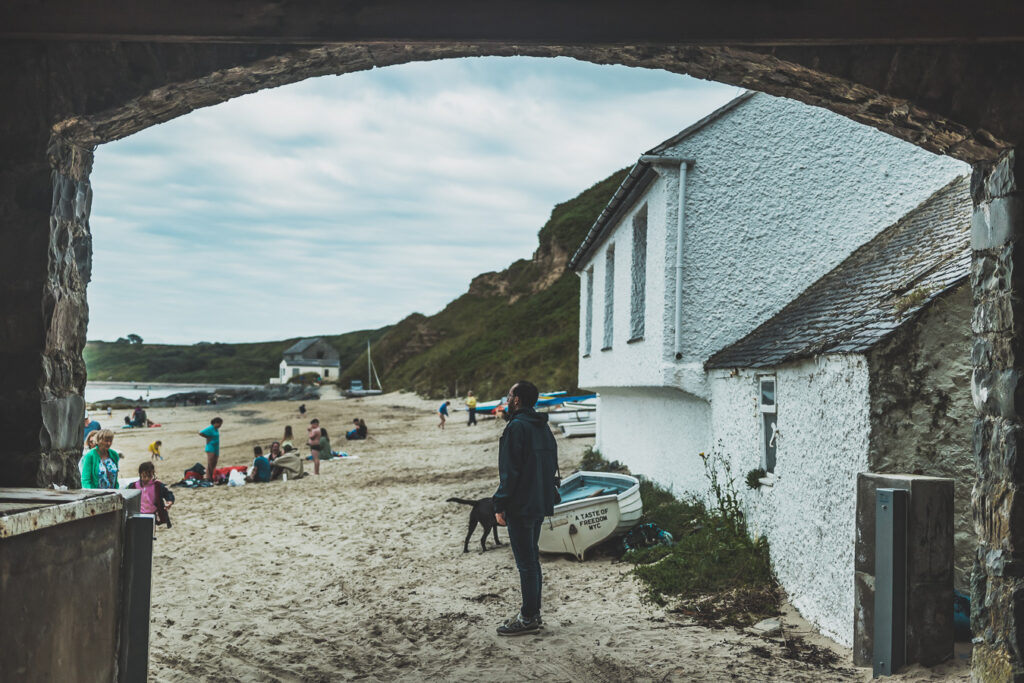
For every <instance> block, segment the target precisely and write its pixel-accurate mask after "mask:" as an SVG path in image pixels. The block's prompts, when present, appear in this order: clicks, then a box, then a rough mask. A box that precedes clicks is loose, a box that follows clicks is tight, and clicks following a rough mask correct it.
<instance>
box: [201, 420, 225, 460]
mask: <svg viewBox="0 0 1024 683" xmlns="http://www.w3.org/2000/svg"><path fill="white" fill-rule="evenodd" d="M199 433H200V434H201V435H203V436H205V437H208V438H209V439H210V440H209V441H207V442H206V452H207V453H216V454H217V455H220V432H219V431H217V428H216V427H214V426H213V425H210V426H208V427H206V428H205V429H203V430H202V431H201V432H199Z"/></svg>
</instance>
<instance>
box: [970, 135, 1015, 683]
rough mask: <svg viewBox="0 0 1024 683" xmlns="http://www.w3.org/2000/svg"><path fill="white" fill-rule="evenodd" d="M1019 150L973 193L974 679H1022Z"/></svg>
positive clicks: (979, 179)
mask: <svg viewBox="0 0 1024 683" xmlns="http://www.w3.org/2000/svg"><path fill="white" fill-rule="evenodd" d="M1018 170H1019V169H1018V162H1017V155H1016V153H1010V154H1008V155H1006V156H1005V157H1004V158H1003V159H1002V160H1000V162H999V163H997V164H996V165H995V166H994V167H993V168H990V169H985V168H977V169H976V171H975V175H976V178H975V181H974V182H973V183H972V192H973V195H974V200H975V203H976V205H977V206H976V210H975V215H974V220H973V221H972V246H973V248H974V253H973V263H972V267H971V284H972V288H973V294H974V306H975V311H974V316H973V319H972V329H973V332H974V334H975V340H974V343H973V346H972V350H971V362H972V365H973V371H972V376H971V393H972V396H973V397H974V403H975V406H976V408H977V409H978V411H979V413H980V416H979V417H978V418H977V423H976V425H975V429H974V454H975V460H976V465H977V478H976V481H975V485H974V491H973V494H972V506H973V515H974V525H975V529H976V531H977V534H978V542H979V545H978V550H977V556H976V561H975V567H974V575H973V577H972V585H971V598H972V602H971V604H972V615H971V621H972V625H973V627H974V631H975V635H976V636H978V637H980V638H981V639H982V642H981V643H980V644H979V645H977V646H976V647H975V650H974V655H973V661H972V670H973V675H974V677H975V679H977V680H986V681H987V680H1014V681H1024V630H1022V628H1021V627H1022V625H1024V476H1022V475H1024V465H1022V463H1021V457H1020V456H1021V454H1024V450H1022V448H1021V446H1022V445H1024V441H1022V439H1021V437H1022V435H1024V412H1022V411H1024V394H1022V393H1021V392H1022V391H1024V382H1022V381H1021V378H1022V373H1024V354H1022V350H1024V348H1022V342H1024V325H1022V322H1024V318H1022V314H1024V307H1022V301H1024V281H1022V277H1024V269H1022V265H1024V263H1021V261H1022V258H1024V211H1022V210H1021V207H1022V204H1021V201H1022V196H1021V195H1020V191H1019V189H1018V188H1019V186H1020V182H1019V179H1018Z"/></svg>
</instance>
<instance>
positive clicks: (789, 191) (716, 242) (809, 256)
mask: <svg viewBox="0 0 1024 683" xmlns="http://www.w3.org/2000/svg"><path fill="white" fill-rule="evenodd" d="M966 172H967V167H966V165H964V164H962V163H960V162H957V161H955V160H952V159H948V158H944V157H938V156H935V155H933V154H930V153H928V152H925V151H923V150H921V149H920V148H918V147H915V146H913V145H911V144H909V143H905V142H902V141H900V140H897V139H895V138H893V137H891V136H888V135H885V134H883V133H881V132H879V131H877V130H874V129H872V128H868V127H866V126H862V125H859V124H857V123H854V122H852V121H850V120H849V119H846V118H843V117H841V116H838V115H836V114H833V113H831V112H827V111H825V110H822V109H817V108H814V107H809V106H806V105H803V104H800V103H798V102H794V101H791V100H786V99H782V98H776V97H772V96H769V95H765V94H762V93H746V94H744V95H742V96H740V97H738V98H736V99H735V100H733V101H732V102H730V103H729V104H727V105H725V106H724V107H722V108H721V109H719V110H718V111H716V112H714V113H712V114H711V115H709V116H708V117H706V118H705V119H703V120H701V121H699V122H697V123H696V124H694V125H693V126H691V127H689V128H687V129H686V130H684V131H682V132H681V133H679V134H678V135H676V136H674V137H673V138H671V139H669V140H667V141H665V142H663V143H662V144H660V145H658V146H657V147H655V148H654V149H652V150H650V151H649V152H647V153H646V154H644V155H643V156H641V157H640V160H639V161H638V162H637V164H636V165H635V166H634V167H633V168H632V169H631V170H630V172H629V174H628V175H627V177H626V179H625V180H624V181H623V182H622V184H621V186H620V187H619V188H618V190H617V191H616V193H615V195H614V196H613V197H612V199H611V201H610V202H609V204H608V205H607V206H606V207H605V209H604V211H603V212H602V214H601V215H600V217H599V218H598V219H597V221H596V222H595V224H594V225H593V226H592V228H591V230H590V232H589V233H588V235H587V237H586V238H585V240H584V242H583V244H582V245H581V246H580V248H579V249H578V250H577V252H576V254H575V255H574V256H573V257H572V259H571V260H570V266H571V267H573V268H574V269H575V270H576V271H577V273H578V274H579V275H580V278H581V296H580V361H579V385H580V386H581V387H587V388H589V389H594V390H597V391H598V392H599V395H600V417H599V420H598V428H597V440H596V446H597V448H599V449H600V450H601V452H602V453H603V454H604V455H605V456H606V457H607V458H608V459H614V460H620V461H622V462H624V463H626V464H627V465H628V466H629V467H630V468H631V469H632V470H633V471H635V472H639V473H643V474H645V475H647V476H650V477H652V478H654V479H656V480H658V481H660V482H662V483H664V484H668V485H671V486H672V487H673V488H674V489H675V490H676V492H677V493H682V492H687V491H689V492H703V491H705V490H706V488H707V483H706V481H705V478H704V470H703V465H702V462H701V460H700V457H699V454H700V453H702V452H712V451H716V450H721V448H724V447H725V444H724V441H723V444H722V446H721V448H720V445H719V443H718V440H719V438H720V437H719V436H718V434H717V433H716V428H717V427H720V426H721V425H720V424H718V423H716V417H719V416H721V420H720V421H727V420H729V419H732V420H734V421H736V425H737V427H736V428H737V429H741V427H740V426H739V425H745V426H744V427H742V429H748V428H749V429H753V430H755V433H757V434H758V435H760V434H761V432H760V430H761V428H762V424H764V423H765V421H766V418H765V417H764V414H765V413H768V411H769V410H770V409H771V408H770V406H769V405H768V404H767V403H766V402H764V403H761V404H759V403H758V402H757V401H756V400H755V399H757V394H756V392H755V393H754V394H751V395H750V396H747V395H745V394H744V395H742V396H740V395H739V394H737V395H736V396H732V395H730V396H729V397H728V398H725V397H723V395H722V393H721V391H720V389H719V388H718V387H717V386H716V385H715V384H714V381H713V380H714V379H717V378H718V377H719V376H720V375H721V374H722V372H724V373H725V375H726V377H728V375H729V373H730V372H733V371H734V369H730V370H728V371H722V370H717V369H716V370H714V371H712V373H711V374H709V372H708V370H706V369H705V363H706V362H707V361H708V359H709V358H711V357H712V355H713V354H715V353H716V352H718V351H720V350H722V349H724V348H725V347H727V346H729V345H731V344H734V343H735V342H737V341H739V340H740V339H742V338H744V337H746V336H747V335H748V334H750V333H751V332H752V331H753V330H754V329H755V328H757V327H758V326H759V325H761V324H762V323H764V322H765V321H767V320H769V319H771V318H772V317H773V316H775V315H776V314H778V313H779V312H780V311H781V310H783V308H784V307H786V306H787V304H789V303H790V302H792V301H793V300H794V299H796V298H797V297H798V296H799V295H800V294H801V293H802V292H804V291H805V290H807V289H808V288H809V287H810V286H811V285H813V284H814V283H815V282H816V281H818V280H819V279H821V278H822V277H823V276H825V275H826V274H827V273H829V272H830V271H832V270H833V269H834V268H836V267H837V266H838V265H839V264H840V263H842V262H843V261H844V260H845V259H846V258H847V257H848V256H850V255H851V253H853V252H854V251H855V250H856V249H857V248H858V247H860V246H862V245H864V244H865V243H866V242H868V241H870V240H871V239H872V238H874V237H875V236H876V235H878V234H879V233H880V232H882V231H883V229H885V228H887V227H888V226H891V225H893V224H895V223H896V222H897V221H898V220H899V219H901V218H902V217H904V216H905V215H906V214H908V213H909V212H911V211H912V210H913V209H915V208H916V207H918V206H919V205H921V204H922V202H924V201H925V200H926V199H928V198H929V197H930V196H931V195H933V194H934V193H935V192H936V191H937V190H939V189H940V188H943V187H944V186H946V185H947V184H948V183H950V182H951V181H953V180H954V179H956V178H957V177H958V176H960V175H963V174H964V173H966ZM888 329H889V330H892V329H893V328H892V327H891V326H890V327H889V328H888ZM783 336H785V335H783ZM844 358H845V357H844ZM736 372H737V373H742V370H740V371H736ZM748 374H749V377H750V378H758V377H759V375H758V374H757V373H756V372H754V373H748ZM744 376H746V375H744ZM815 376H816V377H817V376H818V375H815ZM748 379H749V378H748ZM749 381H750V382H755V379H749ZM779 383H780V386H781V384H782V380H781V379H779ZM755 384H756V382H755ZM744 386H746V387H747V388H748V389H749V386H750V385H744ZM763 388H764V389H765V391H767V390H768V389H770V386H769V385H765V387H763ZM819 389H820V387H814V388H813V389H808V390H807V391H806V392H805V393H806V395H807V396H808V397H810V396H812V395H813V394H815V392H816V391H818V390H819ZM779 391H780V392H781V391H782V389H781V388H780V389H779ZM781 395H782V394H781V393H780V396H781ZM716 401H719V402H721V403H725V402H728V403H729V404H730V410H731V411H733V412H732V413H728V412H721V413H717V414H716V413H715V412H714V410H713V408H716V407H717V406H715V403H716ZM869 409H870V408H869V406H868V405H867V404H864V405H861V404H857V405H856V406H854V407H851V410H852V411H865V412H866V411H868V410H869ZM741 418H742V420H741ZM746 421H749V422H750V425H747V422H746ZM782 432H783V434H784V435H785V430H782ZM743 433H744V434H746V435H749V431H745V432H743ZM783 438H785V436H784V437H783ZM758 444H759V442H757V441H755V442H753V443H750V444H743V445H739V444H737V443H734V442H729V447H730V448H733V447H735V448H743V449H746V450H744V457H745V458H746V459H739V460H737V461H736V462H735V463H734V472H733V474H734V475H739V476H740V477H741V478H742V475H744V474H745V473H746V471H747V470H748V469H751V468H753V467H756V466H758V465H759V464H761V456H760V455H759V454H758V455H757V456H756V461H754V462H750V458H751V457H753V454H755V453H759V451H758V450H756V449H758V447H759V446H758ZM751 449H753V450H751ZM725 456H726V457H732V453H727V454H725ZM736 457H737V458H739V456H738V455H737V456H736ZM779 457H781V456H779ZM866 469H867V467H864V468H862V471H863V470H866ZM844 485H845V484H844ZM845 493H850V495H851V496H852V492H845ZM845 493H844V495H845ZM776 498H781V496H776ZM844 523H846V520H844ZM852 524H853V521H852V518H850V520H849V525H848V526H847V527H845V528H843V529H840V530H837V531H836V534H838V535H839V536H841V538H840V539H839V540H838V541H837V542H838V543H840V544H843V545H844V547H846V546H845V544H846V541H847V540H849V547H850V550H851V553H852V543H853V539H852V535H851V533H852V532H850V529H851V528H852ZM766 528H767V527H766ZM824 531H830V529H824ZM784 533H789V532H788V531H787V532H784ZM770 540H773V539H770ZM775 542H778V543H780V547H782V544H781V542H780V541H778V540H777V539H775ZM787 547H791V546H787ZM820 557H821V556H820V555H819V556H818V559H819V560H820ZM774 559H775V553H774V550H773V560H774ZM776 571H777V573H779V575H780V579H781V580H782V581H783V585H784V587H785V588H787V590H793V591H794V593H796V592H799V590H800V589H801V586H798V585H795V584H793V582H792V581H789V583H787V575H786V573H785V571H779V564H778V563H776ZM824 578H825V579H826V581H825V583H824V584H822V585H820V586H817V587H815V588H814V595H813V596H812V597H811V599H810V600H809V601H806V602H805V604H804V605H803V607H802V611H804V614H805V616H807V617H808V618H809V619H810V620H811V621H812V622H813V623H816V624H817V625H818V626H819V627H821V628H822V629H823V630H824V631H825V632H826V633H828V634H829V635H831V636H832V637H834V638H836V639H837V640H839V641H840V642H843V643H845V644H847V645H849V644H850V642H851V641H852V616H850V614H851V613H850V611H849V610H847V609H846V608H845V606H837V605H835V604H831V603H830V602H829V598H828V594H829V593H830V592H832V591H838V592H839V593H840V594H841V595H842V599H843V600H844V601H846V602H850V601H852V590H853V589H852V585H853V576H852V569H850V571H849V572H846V570H845V569H844V568H839V569H837V570H836V576H835V580H834V582H833V581H832V580H831V577H830V575H828V574H827V573H826V574H825V575H824Z"/></svg>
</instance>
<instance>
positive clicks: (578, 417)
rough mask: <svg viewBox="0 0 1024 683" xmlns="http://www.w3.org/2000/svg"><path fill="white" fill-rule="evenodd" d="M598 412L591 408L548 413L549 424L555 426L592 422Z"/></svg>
mask: <svg viewBox="0 0 1024 683" xmlns="http://www.w3.org/2000/svg"><path fill="white" fill-rule="evenodd" d="M596 415H597V411H596V410H593V409H590V408H583V409H580V410H552V411H551V412H550V413H548V423H549V424H553V425H560V424H565V423H566V422H591V421H592V420H593V419H594V416H596Z"/></svg>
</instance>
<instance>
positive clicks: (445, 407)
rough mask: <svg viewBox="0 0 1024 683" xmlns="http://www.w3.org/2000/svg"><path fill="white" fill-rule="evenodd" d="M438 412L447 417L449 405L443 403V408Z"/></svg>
mask: <svg viewBox="0 0 1024 683" xmlns="http://www.w3.org/2000/svg"><path fill="white" fill-rule="evenodd" d="M437 412H439V413H441V414H442V415H447V414H448V404H447V403H442V404H441V407H440V408H438V409H437Z"/></svg>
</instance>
